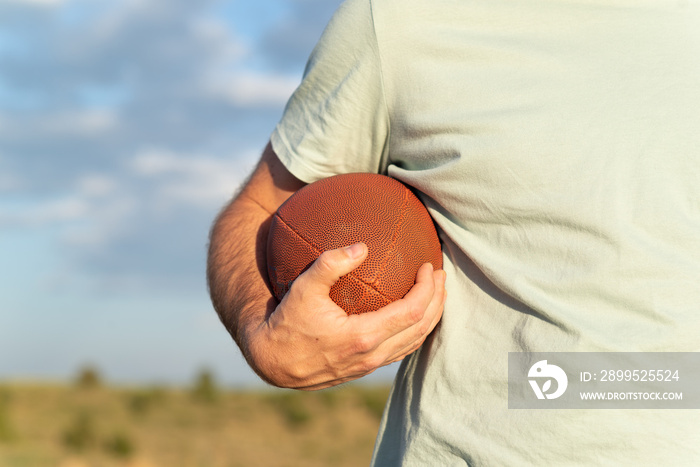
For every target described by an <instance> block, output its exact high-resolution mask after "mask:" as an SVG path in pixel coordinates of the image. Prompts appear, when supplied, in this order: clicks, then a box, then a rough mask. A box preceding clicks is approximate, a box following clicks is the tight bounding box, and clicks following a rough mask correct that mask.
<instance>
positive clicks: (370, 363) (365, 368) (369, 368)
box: [359, 355, 384, 374]
mask: <svg viewBox="0 0 700 467" xmlns="http://www.w3.org/2000/svg"><path fill="white" fill-rule="evenodd" d="M383 363H384V359H383V358H381V357H380V356H377V355H372V356H368V357H367V358H365V359H363V360H362V362H361V363H360V365H359V370H360V372H361V373H363V374H366V373H371V372H373V371H374V370H376V369H377V368H379V367H380V366H382V364H383Z"/></svg>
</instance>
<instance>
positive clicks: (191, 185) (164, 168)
mask: <svg viewBox="0 0 700 467" xmlns="http://www.w3.org/2000/svg"><path fill="white" fill-rule="evenodd" d="M247 159H248V160H254V158H253V157H249V158H247ZM251 168H252V167H251ZM131 169H132V170H133V171H134V172H135V173H136V174H138V175H141V176H144V177H149V178H152V179H156V183H157V185H156V190H157V193H156V197H157V201H158V202H159V203H160V204H161V206H163V207H168V206H173V205H178V204H182V203H184V204H187V205H192V206H199V207H202V208H211V207H217V206H220V205H221V204H222V203H224V202H225V201H226V200H228V199H229V198H230V197H231V196H232V195H233V193H234V191H235V190H236V188H237V187H238V186H239V185H240V183H241V182H242V181H243V179H244V177H245V176H246V175H247V171H248V170H246V169H243V170H242V167H241V162H240V160H239V159H238V158H236V159H233V158H231V159H229V160H223V159H219V158H214V157H211V156H200V155H183V154H176V153H174V152H171V151H167V150H161V149H146V150H143V151H141V152H139V153H138V154H137V155H136V156H135V157H134V158H133V160H132V162H131Z"/></svg>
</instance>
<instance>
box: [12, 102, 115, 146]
mask: <svg viewBox="0 0 700 467" xmlns="http://www.w3.org/2000/svg"><path fill="white" fill-rule="evenodd" d="M118 123H119V119H118V117H117V115H116V113H115V112H112V111H109V110H104V109H99V110H97V109H91V110H71V111H63V112H55V113H47V114H44V115H35V116H30V117H19V118H17V119H15V120H10V119H8V118H2V116H0V135H7V136H11V137H14V138H22V139H26V138H29V137H31V138H36V137H37V135H41V136H42V137H52V138H54V137H65V136H95V135H97V134H101V133H105V132H108V131H110V130H113V129H115V128H116V127H117V125H118Z"/></svg>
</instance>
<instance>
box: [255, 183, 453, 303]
mask: <svg viewBox="0 0 700 467" xmlns="http://www.w3.org/2000/svg"><path fill="white" fill-rule="evenodd" d="M357 242H364V243H365V244H366V245H367V247H368V256H367V258H366V259H365V261H364V262H363V263H362V264H361V265H360V266H359V267H358V268H357V269H355V270H354V271H352V272H350V273H349V274H347V275H345V276H343V277H341V278H340V279H339V280H338V282H336V284H335V285H334V286H333V287H332V288H331V292H330V297H331V299H332V300H333V301H334V302H335V303H337V304H338V306H340V307H341V308H342V309H344V310H345V311H346V312H347V313H348V314H357V313H366V312H369V311H375V310H377V309H379V308H381V307H383V306H385V305H387V304H389V303H391V302H393V301H394V300H398V299H400V298H402V297H403V296H404V295H406V293H407V292H408V291H409V290H410V289H411V287H412V286H413V284H414V283H415V279H416V273H417V272H418V268H419V267H420V266H421V265H422V264H423V263H426V262H431V263H432V264H433V267H434V268H435V269H441V268H442V252H441V248H440V241H439V240H438V236H437V232H436V231H435V226H434V225H433V221H432V219H431V218H430V215H429V214H428V211H427V210H426V209H425V207H424V206H423V204H422V203H421V202H420V201H419V200H418V198H417V197H416V196H415V195H414V194H413V193H412V192H411V191H410V190H409V189H408V188H407V187H406V186H404V185H403V184H402V183H401V182H399V181H397V180H395V179H393V178H390V177H387V176H384V175H378V174H367V173H353V174H343V175H336V176H333V177H329V178H326V179H323V180H319V181H317V182H315V183H312V184H310V185H306V186H305V187H304V188H302V189H300V190H299V191H297V192H296V193H295V194H294V195H292V196H291V197H290V198H289V199H288V200H287V201H286V202H285V203H284V204H282V206H280V208H279V209H278V210H277V212H276V213H275V214H274V216H273V218H272V222H271V224H270V232H269V236H268V243H267V267H268V275H269V278H270V283H271V285H272V289H273V292H274V294H275V296H276V297H277V299H278V300H281V299H282V297H284V295H285V294H286V293H287V291H288V290H289V287H290V285H291V282H292V281H293V280H294V279H296V277H297V276H298V275H299V274H301V273H302V272H304V271H305V270H306V269H307V268H308V267H309V266H310V265H311V263H313V262H314V261H315V260H316V258H318V257H319V256H320V255H321V253H323V252H324V251H326V250H332V249H335V248H340V247H344V246H348V245H352V244H353V243H357Z"/></svg>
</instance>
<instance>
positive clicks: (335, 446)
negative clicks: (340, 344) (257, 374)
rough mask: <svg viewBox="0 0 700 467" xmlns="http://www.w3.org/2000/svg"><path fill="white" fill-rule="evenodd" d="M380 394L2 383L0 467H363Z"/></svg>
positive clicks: (206, 380) (207, 384)
mask: <svg viewBox="0 0 700 467" xmlns="http://www.w3.org/2000/svg"><path fill="white" fill-rule="evenodd" d="M388 391H389V389H388V388H387V387H367V386H362V385H347V386H344V387H341V388H337V389H330V390H324V391H319V392H311V393H307V392H296V391H283V390H266V391H257V392H252V391H230V390H222V389H218V388H217V387H216V385H215V384H214V383H213V381H212V379H211V377H210V376H209V375H207V374H206V373H203V374H202V375H201V376H200V378H199V379H198V380H197V382H196V383H195V384H194V385H193V387H192V388H189V389H175V388H165V387H148V388H146V387H142V388H115V387H108V386H105V385H103V384H100V383H99V381H98V380H97V378H93V379H91V378H90V377H89V375H88V377H87V378H85V377H83V378H82V379H81V380H79V381H78V382H77V383H75V384H66V385H58V384H29V383H9V382H5V383H3V382H1V381H0V466H2V467H34V466H62V467H83V466H91V467H92V466H107V467H108V466H132V467H137V466H139V467H147V466H168V467H169V466H198V467H200V466H201V467H208V466H226V467H229V466H231V467H233V466H271V467H273V466H290V467H292V466H293V467H304V466H309V467H311V466H329V465H333V466H362V465H367V464H368V463H369V460H370V456H371V453H372V447H373V445H374V438H375V436H376V433H377V428H378V425H379V418H380V416H381V411H382V408H383V405H384V402H385V401H386V398H387V396H388Z"/></svg>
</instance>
